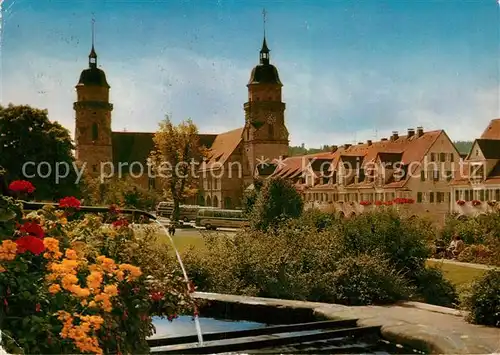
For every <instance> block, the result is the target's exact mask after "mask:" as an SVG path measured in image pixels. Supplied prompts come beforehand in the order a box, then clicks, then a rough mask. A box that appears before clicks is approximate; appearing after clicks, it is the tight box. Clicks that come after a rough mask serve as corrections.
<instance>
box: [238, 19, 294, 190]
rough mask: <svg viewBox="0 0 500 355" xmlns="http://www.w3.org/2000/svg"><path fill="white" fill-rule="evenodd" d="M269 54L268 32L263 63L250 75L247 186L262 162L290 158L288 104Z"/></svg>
mask: <svg viewBox="0 0 500 355" xmlns="http://www.w3.org/2000/svg"><path fill="white" fill-rule="evenodd" d="M264 16H265V14H264ZM264 23H265V18H264ZM269 52H270V50H269V48H268V47H267V43H266V35H265V32H264V41H263V43H262V49H261V50H260V63H259V64H258V65H257V66H256V67H255V68H253V70H252V73H251V75H250V81H249V82H248V85H247V87H248V102H246V103H245V104H244V110H245V127H244V129H243V137H242V138H243V142H244V147H245V155H246V159H247V162H246V164H245V165H246V168H247V169H248V170H247V172H248V174H250V176H248V179H247V183H248V182H250V179H252V178H253V176H254V175H255V172H256V169H257V168H259V165H260V164H261V162H264V161H265V162H267V163H269V164H273V161H274V163H275V160H276V159H279V158H280V157H282V158H284V157H285V156H287V155H288V143H289V141H288V130H287V128H286V126H285V103H283V102H282V98H281V88H282V87H283V84H282V83H281V81H280V78H279V74H278V69H276V67H275V66H274V65H272V64H271V63H270V58H269ZM260 167H261V168H262V167H264V166H263V165H260Z"/></svg>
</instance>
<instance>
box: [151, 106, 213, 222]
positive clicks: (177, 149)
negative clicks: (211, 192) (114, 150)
mask: <svg viewBox="0 0 500 355" xmlns="http://www.w3.org/2000/svg"><path fill="white" fill-rule="evenodd" d="M153 140H154V143H155V148H154V151H153V152H151V162H152V165H153V169H154V171H155V173H156V175H157V176H159V177H160V181H161V183H162V185H163V187H164V189H165V190H166V191H165V192H166V194H167V195H168V196H170V197H171V199H172V200H173V202H174V209H173V212H172V220H174V221H178V220H179V212H180V209H179V205H180V202H181V201H182V200H183V199H184V198H186V197H188V196H193V195H194V194H196V192H197V189H196V186H197V182H198V178H197V170H198V167H197V163H199V162H200V160H201V159H202V158H203V157H204V156H205V150H204V149H203V148H202V147H201V146H200V141H199V136H198V128H197V127H196V125H195V124H194V123H193V121H191V120H190V119H188V120H186V121H182V122H181V123H179V124H178V125H177V126H175V125H174V124H173V123H172V121H171V120H170V118H169V117H168V116H167V117H166V118H165V120H164V121H162V122H161V123H160V129H159V130H158V132H156V134H155V136H154V138H153Z"/></svg>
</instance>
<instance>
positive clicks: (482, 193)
mask: <svg viewBox="0 0 500 355" xmlns="http://www.w3.org/2000/svg"><path fill="white" fill-rule="evenodd" d="M479 201H484V190H479Z"/></svg>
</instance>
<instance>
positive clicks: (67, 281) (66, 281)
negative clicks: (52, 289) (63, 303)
mask: <svg viewBox="0 0 500 355" xmlns="http://www.w3.org/2000/svg"><path fill="white" fill-rule="evenodd" d="M77 282H78V278H77V277H76V276H75V275H72V274H68V275H64V276H63V278H62V280H61V283H62V287H63V288H64V289H65V290H68V291H69V290H70V289H71V287H72V286H73V285H74V284H76V283H77Z"/></svg>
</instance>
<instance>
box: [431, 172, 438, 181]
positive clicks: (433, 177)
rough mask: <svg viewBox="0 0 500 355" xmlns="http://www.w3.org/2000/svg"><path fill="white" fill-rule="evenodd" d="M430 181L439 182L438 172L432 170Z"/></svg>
mask: <svg viewBox="0 0 500 355" xmlns="http://www.w3.org/2000/svg"><path fill="white" fill-rule="evenodd" d="M432 179H433V180H434V181H438V180H439V170H434V171H433V174H432Z"/></svg>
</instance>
